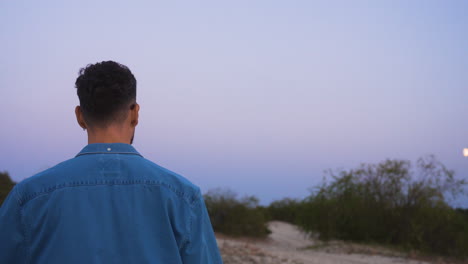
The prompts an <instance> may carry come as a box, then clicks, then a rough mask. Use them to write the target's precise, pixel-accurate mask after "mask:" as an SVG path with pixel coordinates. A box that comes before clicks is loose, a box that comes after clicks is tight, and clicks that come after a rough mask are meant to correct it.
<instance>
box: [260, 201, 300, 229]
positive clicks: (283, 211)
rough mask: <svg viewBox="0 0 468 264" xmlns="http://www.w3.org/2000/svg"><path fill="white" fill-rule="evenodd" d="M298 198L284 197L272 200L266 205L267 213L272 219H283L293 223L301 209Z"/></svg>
mask: <svg viewBox="0 0 468 264" xmlns="http://www.w3.org/2000/svg"><path fill="white" fill-rule="evenodd" d="M301 206H302V202H301V201H300V200H296V199H291V198H284V199H282V200H278V201H273V202H272V203H271V204H270V205H269V206H268V207H267V209H268V214H269V216H270V218H271V219H272V220H278V221H285V222H289V223H291V224H295V223H296V222H297V219H298V215H299V213H300V211H301Z"/></svg>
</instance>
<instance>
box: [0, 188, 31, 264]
mask: <svg viewBox="0 0 468 264" xmlns="http://www.w3.org/2000/svg"><path fill="white" fill-rule="evenodd" d="M16 191H17V188H16V187H15V188H13V190H11V191H10V193H9V194H8V196H7V198H6V200H5V201H4V202H3V205H2V206H1V207H0V263H24V257H25V254H24V253H25V251H24V238H25V237H24V232H23V229H22V224H21V223H22V222H21V207H20V204H19V201H18V199H17V194H16Z"/></svg>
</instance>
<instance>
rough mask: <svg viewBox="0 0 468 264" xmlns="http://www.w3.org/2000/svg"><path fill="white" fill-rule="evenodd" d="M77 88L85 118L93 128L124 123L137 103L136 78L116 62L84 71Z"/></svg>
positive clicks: (101, 63)
mask: <svg viewBox="0 0 468 264" xmlns="http://www.w3.org/2000/svg"><path fill="white" fill-rule="evenodd" d="M78 74H79V76H78V78H77V79H76V82H75V87H76V89H77V94H78V98H79V99H80V107H81V111H82V112H83V117H84V119H85V121H86V122H87V123H88V124H89V125H93V126H94V125H95V126H106V125H108V124H110V123H113V122H119V121H123V120H124V119H125V118H126V113H127V112H126V111H125V110H127V109H129V108H130V107H133V105H134V103H135V101H136V79H135V76H133V74H132V72H131V71H130V69H128V67H127V66H125V65H122V64H120V63H117V62H114V61H103V62H99V63H96V64H88V65H87V66H86V67H85V68H82V69H80V71H79V73H78Z"/></svg>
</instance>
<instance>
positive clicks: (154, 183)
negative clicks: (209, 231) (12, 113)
mask: <svg viewBox="0 0 468 264" xmlns="http://www.w3.org/2000/svg"><path fill="white" fill-rule="evenodd" d="M105 185H107V186H112V185H149V186H162V187H165V188H167V189H169V190H170V191H172V192H173V193H175V194H176V195H177V196H178V197H179V198H181V199H182V200H184V201H185V202H186V203H187V204H188V205H189V206H190V208H192V207H193V205H194V203H195V201H196V198H195V196H196V195H191V196H187V195H186V193H184V192H182V191H180V190H177V189H176V188H174V187H172V186H171V185H170V184H167V183H164V182H159V181H153V180H131V181H129V180H124V181H115V180H113V181H108V180H103V181H98V182H88V181H80V182H71V183H64V184H59V185H56V186H52V187H49V188H47V189H45V190H42V191H39V192H34V193H32V194H29V195H26V196H25V197H23V198H22V199H21V198H19V199H18V201H19V204H20V206H24V205H26V204H27V203H28V202H30V201H32V200H34V199H36V198H38V197H41V196H45V195H48V194H50V193H52V192H54V191H56V190H60V189H65V188H74V187H84V186H105Z"/></svg>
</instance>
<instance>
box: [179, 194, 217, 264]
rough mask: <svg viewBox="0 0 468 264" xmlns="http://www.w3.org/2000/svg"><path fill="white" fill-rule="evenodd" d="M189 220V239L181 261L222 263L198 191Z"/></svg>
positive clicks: (195, 263)
mask: <svg viewBox="0 0 468 264" xmlns="http://www.w3.org/2000/svg"><path fill="white" fill-rule="evenodd" d="M190 221H191V224H190V226H191V228H190V233H189V241H188V243H187V245H186V247H185V248H184V251H183V252H182V261H183V263H184V264H198V263H200V264H201V263H203V264H211V263H213V264H222V263H223V261H222V260H221V255H220V253H219V249H218V245H217V243H216V237H215V235H214V232H213V227H212V226H211V222H210V217H209V216H208V211H207V210H206V206H205V202H204V200H203V196H202V195H201V194H200V193H199V195H198V198H197V200H196V201H195V202H194V204H193V208H192V216H191V219H190Z"/></svg>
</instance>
